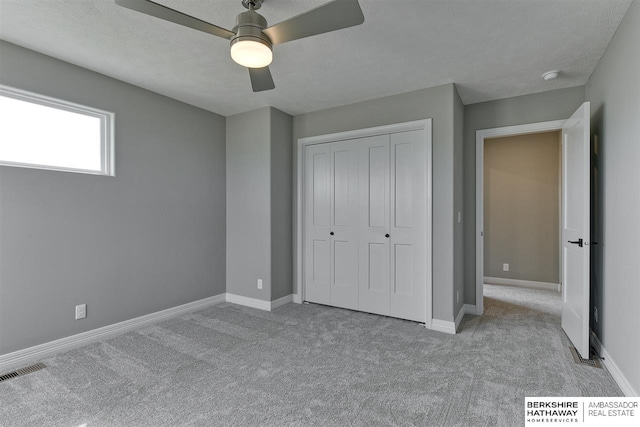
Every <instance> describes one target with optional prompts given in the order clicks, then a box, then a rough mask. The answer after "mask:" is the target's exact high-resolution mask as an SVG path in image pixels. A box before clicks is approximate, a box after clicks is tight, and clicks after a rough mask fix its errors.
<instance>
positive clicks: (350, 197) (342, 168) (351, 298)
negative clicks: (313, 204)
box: [329, 141, 358, 310]
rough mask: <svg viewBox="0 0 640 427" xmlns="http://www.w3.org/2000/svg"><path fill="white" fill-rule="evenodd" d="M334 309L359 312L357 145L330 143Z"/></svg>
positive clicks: (332, 293)
mask: <svg viewBox="0 0 640 427" xmlns="http://www.w3.org/2000/svg"><path fill="white" fill-rule="evenodd" d="M330 145H331V196H330V200H331V230H330V232H329V235H330V245H331V250H330V254H329V257H330V260H331V277H330V284H331V296H330V301H331V305H333V306H336V307H343V308H350V309H353V310H357V309H358V145H357V142H355V141H341V142H334V143H331V144H330Z"/></svg>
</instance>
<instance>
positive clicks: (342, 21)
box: [262, 0, 364, 45]
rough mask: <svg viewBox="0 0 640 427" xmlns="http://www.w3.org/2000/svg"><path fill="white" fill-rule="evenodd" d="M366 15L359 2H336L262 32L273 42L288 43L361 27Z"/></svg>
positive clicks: (350, 0)
mask: <svg viewBox="0 0 640 427" xmlns="http://www.w3.org/2000/svg"><path fill="white" fill-rule="evenodd" d="M363 22H364V15H363V14H362V9H361V8H360V4H359V3H358V0H334V1H332V2H330V3H327V4H324V5H322V6H320V7H317V8H315V9H312V10H310V11H308V12H305V13H303V14H300V15H297V16H294V17H293V18H290V19H287V20H286V21H282V22H279V23H277V24H275V25H272V26H271V27H269V28H265V29H264V30H262V32H263V33H265V34H266V35H267V36H269V38H270V39H271V42H272V43H273V44H274V45H276V44H281V43H286V42H289V41H292V40H297V39H301V38H304V37H309V36H315V35H316V34H322V33H328V32H330V31H335V30H341V29H343V28H348V27H353V26H355V25H360V24H362V23H363Z"/></svg>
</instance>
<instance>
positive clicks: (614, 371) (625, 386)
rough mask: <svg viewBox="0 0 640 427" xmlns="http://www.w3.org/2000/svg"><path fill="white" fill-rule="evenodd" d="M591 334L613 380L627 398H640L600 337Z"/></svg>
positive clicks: (594, 344)
mask: <svg viewBox="0 0 640 427" xmlns="http://www.w3.org/2000/svg"><path fill="white" fill-rule="evenodd" d="M590 332H591V342H592V343H593V346H594V347H595V349H596V351H597V352H598V354H599V355H600V356H601V357H602V358H603V360H602V363H603V364H604V366H605V368H607V371H609V373H610V374H611V376H612V377H613V379H614V380H615V381H616V383H617V384H618V387H620V389H621V390H622V392H623V393H624V395H625V396H627V397H640V394H639V393H638V391H636V390H634V389H633V387H632V386H631V384H630V383H629V381H628V380H627V378H626V377H625V376H624V374H623V373H622V371H620V368H618V365H616V362H615V361H614V360H613V358H612V357H611V355H610V354H609V353H608V352H607V350H606V349H605V348H604V346H603V345H602V343H601V342H600V339H599V338H598V336H597V335H596V334H595V333H594V332H593V331H591V330H590Z"/></svg>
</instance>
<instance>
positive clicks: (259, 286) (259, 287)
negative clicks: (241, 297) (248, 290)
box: [258, 279, 262, 289]
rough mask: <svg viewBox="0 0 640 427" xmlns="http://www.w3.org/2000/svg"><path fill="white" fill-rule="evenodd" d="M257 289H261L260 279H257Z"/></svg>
mask: <svg viewBox="0 0 640 427" xmlns="http://www.w3.org/2000/svg"><path fill="white" fill-rule="evenodd" d="M258 289H262V279H258Z"/></svg>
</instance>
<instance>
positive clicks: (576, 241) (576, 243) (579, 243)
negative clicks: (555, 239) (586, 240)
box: [568, 239, 582, 247]
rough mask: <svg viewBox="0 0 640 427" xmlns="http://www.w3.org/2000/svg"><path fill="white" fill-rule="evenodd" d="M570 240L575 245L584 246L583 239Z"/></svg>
mask: <svg viewBox="0 0 640 427" xmlns="http://www.w3.org/2000/svg"><path fill="white" fill-rule="evenodd" d="M568 242H569V243H572V244H574V245H578V246H580V247H582V239H578V240H575V241H571V240H568Z"/></svg>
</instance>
